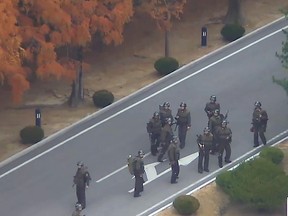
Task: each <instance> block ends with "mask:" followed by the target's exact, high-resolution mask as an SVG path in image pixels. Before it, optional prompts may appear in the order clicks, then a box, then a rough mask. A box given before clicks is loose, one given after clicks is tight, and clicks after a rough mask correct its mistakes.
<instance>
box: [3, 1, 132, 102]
mask: <svg viewBox="0 0 288 216" xmlns="http://www.w3.org/2000/svg"><path fill="white" fill-rule="evenodd" d="M0 5H1V11H2V14H5V13H6V14H7V15H6V17H7V18H5V16H4V18H2V20H0V22H3V23H4V25H2V26H7V27H6V28H5V30H6V29H9V30H10V31H11V33H8V32H7V30H6V32H5V34H4V33H3V34H1V33H0V43H1V41H3V40H9V41H10V44H8V43H5V46H7V47H6V48H5V46H4V45H3V44H2V43H1V51H2V50H10V55H9V56H8V57H11V56H15V57H14V58H16V55H15V53H14V52H16V51H17V52H18V53H17V54H19V57H18V58H17V61H18V63H17V64H16V63H15V64H13V65H11V64H9V66H10V67H11V69H10V70H7V69H6V68H4V66H2V65H0V71H6V72H5V73H6V74H9V77H14V78H13V80H14V81H13V82H12V81H11V80H12V78H9V80H8V79H6V78H5V79H4V78H3V77H4V75H3V74H4V72H0V80H1V81H2V83H8V84H9V85H11V88H12V92H13V98H14V99H17V100H15V101H17V102H19V100H20V99H21V96H22V94H23V92H24V91H25V90H27V89H28V88H29V82H28V80H29V81H31V77H35V78H40V79H49V78H57V79H63V78H67V79H68V80H72V81H73V80H74V81H75V80H76V79H77V78H78V76H79V70H81V67H82V63H81V60H80V59H79V52H78V54H75V53H74V51H75V50H82V48H85V47H87V46H89V45H90V42H91V38H92V37H93V36H94V35H99V36H100V38H101V40H102V41H103V43H104V44H107V45H108V44H114V45H118V44H120V43H122V41H123V35H122V33H123V30H124V25H125V24H126V23H127V22H129V21H130V18H131V16H132V14H133V5H132V0H89V1H87V0H77V1H76V0H53V1H46V0H18V1H16V0H12V1H11V0H5V1H4V2H2V3H0ZM5 19H6V20H5ZM7 20H9V22H8V23H7ZM1 24H2V23H1ZM15 24H17V25H15ZM16 41H17V43H16ZM63 48H66V51H67V52H66V55H65V56H63V55H60V54H59V52H57V50H59V49H63ZM19 51H21V53H22V52H23V57H22V56H21V55H20V54H21V53H19ZM72 51H73V52H72ZM1 53H4V51H2V52H1ZM7 55H8V54H5V56H4V54H3V55H0V56H1V58H8V57H7ZM5 67H7V66H5ZM17 67H18V68H19V69H18V68H17ZM16 71H17V72H16ZM81 71H82V70H81ZM16 74H20V75H21V76H22V79H21V83H20V81H19V80H20V79H19V76H16ZM5 77H7V75H5ZM24 81H26V82H24ZM14 83H15V85H14ZM16 83H17V85H16ZM19 83H20V84H21V85H20V84H19ZM78 84H79V83H77V85H78ZM16 90H17V91H16ZM77 95H78V94H77Z"/></svg>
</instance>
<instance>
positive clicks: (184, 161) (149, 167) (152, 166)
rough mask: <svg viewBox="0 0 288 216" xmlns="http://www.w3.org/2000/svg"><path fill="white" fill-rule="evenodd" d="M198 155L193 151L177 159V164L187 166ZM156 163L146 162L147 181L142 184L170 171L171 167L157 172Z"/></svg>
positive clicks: (130, 191)
mask: <svg viewBox="0 0 288 216" xmlns="http://www.w3.org/2000/svg"><path fill="white" fill-rule="evenodd" d="M197 157H198V152H195V153H193V154H191V155H188V156H186V157H184V158H181V159H180V160H179V165H181V166H187V165H188V164H190V163H191V162H192V161H193V160H195V159H196V158H197ZM158 164H160V162H154V163H151V164H147V165H145V172H146V177H147V181H146V182H145V183H144V185H146V184H148V183H150V182H152V181H154V180H155V179H157V178H159V177H161V176H163V175H165V174H166V173H168V172H170V171H171V167H169V168H167V169H166V170H164V171H163V172H161V173H159V174H157V171H156V168H155V166H157V165H158ZM147 171H148V172H147ZM133 191H134V188H133V189H131V190H129V191H128V192H129V193H132V192H133Z"/></svg>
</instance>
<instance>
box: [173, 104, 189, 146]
mask: <svg viewBox="0 0 288 216" xmlns="http://www.w3.org/2000/svg"><path fill="white" fill-rule="evenodd" d="M175 119H176V121H177V122H176V123H177V127H178V137H179V140H180V148H181V149H183V148H184V147H185V141H186V134H187V130H189V129H190V127H191V115H190V111H189V110H188V109H187V104H186V103H183V102H182V103H181V104H180V108H179V109H178V112H177V115H176V117H175Z"/></svg>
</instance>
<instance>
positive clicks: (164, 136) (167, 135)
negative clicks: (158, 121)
mask: <svg viewBox="0 0 288 216" xmlns="http://www.w3.org/2000/svg"><path fill="white" fill-rule="evenodd" d="M171 124H172V120H171V119H170V118H166V120H165V124H164V126H163V128H162V130H161V135H160V145H161V147H162V148H161V151H160V154H159V156H158V161H159V162H163V160H162V158H163V156H164V154H165V153H166V151H167V149H168V147H169V144H170V141H171V140H172V138H173V131H172V128H171Z"/></svg>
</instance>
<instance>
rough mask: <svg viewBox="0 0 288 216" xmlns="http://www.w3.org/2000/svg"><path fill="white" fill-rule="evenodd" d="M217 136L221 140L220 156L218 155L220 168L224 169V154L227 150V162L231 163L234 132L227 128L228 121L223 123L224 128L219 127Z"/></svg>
mask: <svg viewBox="0 0 288 216" xmlns="http://www.w3.org/2000/svg"><path fill="white" fill-rule="evenodd" d="M216 134H217V136H218V139H219V155H218V165H219V167H220V168H222V167H223V163H222V161H223V152H224V150H225V162H226V163H231V160H230V157H231V146H230V143H231V141H232V131H231V129H230V128H229V127H227V121H223V122H222V126H221V127H218V128H217V130H216Z"/></svg>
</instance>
